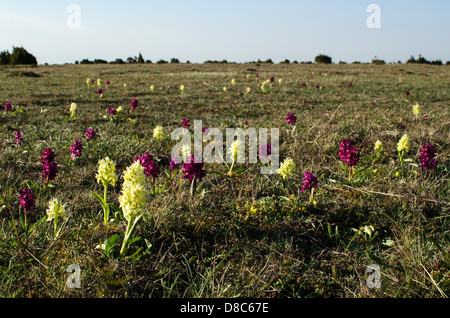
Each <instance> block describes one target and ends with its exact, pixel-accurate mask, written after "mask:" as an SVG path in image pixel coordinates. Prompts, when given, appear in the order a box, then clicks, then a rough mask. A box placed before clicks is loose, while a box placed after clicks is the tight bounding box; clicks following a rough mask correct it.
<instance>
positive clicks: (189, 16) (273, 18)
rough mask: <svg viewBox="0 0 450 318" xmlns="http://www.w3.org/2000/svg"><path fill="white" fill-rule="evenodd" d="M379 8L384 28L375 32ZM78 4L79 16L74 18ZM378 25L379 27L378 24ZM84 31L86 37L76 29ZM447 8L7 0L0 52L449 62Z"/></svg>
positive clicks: (395, 0) (68, 57)
mask: <svg viewBox="0 0 450 318" xmlns="http://www.w3.org/2000/svg"><path fill="white" fill-rule="evenodd" d="M371 4H376V5H378V8H379V9H380V14H379V19H378V20H373V21H379V26H380V27H379V28H369V27H368V25H367V20H368V18H370V17H371V15H372V14H374V13H375V12H373V11H371V12H367V8H368V6H369V5H371ZM70 5H75V6H76V8H78V9H79V11H68V8H70ZM371 21H372V20H371ZM74 26H79V28H77V27H74ZM449 35H450V1H448V0H429V1H418V0H409V1H408V0H370V1H365V0H340V1H336V0H335V1H331V0H322V1H311V0H308V1H304V0H277V1H275V0H227V1H217V0H184V1H182V0H164V1H163V0H150V1H143V0H142V1H141V0H135V1H105V0H89V1H85V0H70V1H62V0H58V1H56V0H52V1H50V0H47V1H45V0H42V1H30V0H19V1H10V0H9V1H4V0H0V51H3V50H9V51H10V52H11V51H12V47H13V46H16V47H17V46H23V47H24V48H25V49H27V50H28V51H29V52H30V53H32V54H33V55H35V56H36V58H37V60H38V63H39V64H44V63H49V64H64V63H74V62H75V61H81V60H83V59H90V60H94V59H104V60H107V61H112V60H115V59H116V58H121V59H123V60H126V59H127V57H130V56H132V57H134V56H137V55H138V54H139V52H141V53H142V55H143V57H144V59H146V60H152V61H153V62H156V61H157V60H160V59H164V60H170V59H171V58H174V57H175V58H178V59H179V60H180V61H181V62H185V61H187V60H189V61H190V62H191V63H203V62H204V61H206V60H224V59H225V60H227V61H229V62H231V61H232V62H239V63H243V62H248V61H256V60H258V59H260V60H266V59H269V58H270V59H272V60H273V61H274V62H280V61H283V60H285V59H289V60H290V61H294V60H297V61H314V58H315V56H317V55H318V54H326V55H329V56H331V57H332V58H333V62H336V63H337V62H339V61H345V62H349V63H350V62H353V61H360V62H370V61H371V60H372V59H373V58H375V57H376V58H378V59H383V60H385V61H386V62H397V61H399V60H400V61H402V62H405V61H406V60H407V59H409V57H410V56H415V57H416V58H417V57H418V56H419V54H422V56H424V57H425V58H426V59H428V60H437V59H440V60H442V61H443V62H444V63H445V62H446V61H449V60H450V41H449V40H450V36H449Z"/></svg>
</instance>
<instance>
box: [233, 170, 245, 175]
mask: <svg viewBox="0 0 450 318" xmlns="http://www.w3.org/2000/svg"><path fill="white" fill-rule="evenodd" d="M246 171H247V169H239V170H236V172H235V173H236V174H242V173H244V172H246Z"/></svg>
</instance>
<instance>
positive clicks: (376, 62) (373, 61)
mask: <svg viewBox="0 0 450 318" xmlns="http://www.w3.org/2000/svg"><path fill="white" fill-rule="evenodd" d="M372 64H375V65H384V64H386V61H384V60H380V59H377V58H375V59H373V60H372Z"/></svg>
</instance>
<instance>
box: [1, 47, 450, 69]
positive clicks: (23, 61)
mask: <svg viewBox="0 0 450 318" xmlns="http://www.w3.org/2000/svg"><path fill="white" fill-rule="evenodd" d="M151 63H153V62H152V61H151V60H145V59H144V57H143V56H142V53H139V55H138V56H134V57H131V56H130V57H128V58H127V59H126V60H123V59H120V58H118V59H115V60H114V61H109V62H108V61H106V60H103V59H94V60H92V61H91V60H89V59H83V60H81V61H75V64H151ZM168 63H170V64H178V63H181V62H180V60H179V59H177V58H172V59H170V61H166V60H163V59H160V60H158V61H156V64H168ZM185 63H186V64H190V62H189V61H186V62H185ZM229 63H230V64H231V63H234V64H236V62H229V61H227V60H221V61H219V60H207V61H205V62H204V64H229ZM247 63H250V64H275V63H274V62H273V61H272V59H270V58H269V59H266V60H261V59H258V60H257V61H249V62H247ZM314 63H316V64H333V60H332V58H331V57H330V56H328V55H326V54H319V55H317V56H316V57H315V59H314ZM371 63H372V64H374V65H384V64H387V63H386V61H384V60H382V59H378V58H377V57H375V58H374V59H372V62H371ZM279 64H313V62H312V61H301V62H299V61H296V60H295V61H293V62H291V61H290V60H289V59H285V60H283V61H281V62H279ZM338 64H348V63H347V62H344V61H339V63H338ZM352 64H369V63H363V62H359V61H354V62H352ZM397 64H402V62H401V61H397ZM406 64H429V65H443V62H442V61H441V60H433V61H429V60H427V59H426V58H424V57H423V56H422V55H421V54H419V57H418V58H417V59H416V58H415V57H414V56H411V57H410V58H409V59H408V60H407V61H406ZM0 65H37V60H36V58H35V57H34V56H33V55H32V54H30V53H29V52H28V51H27V50H25V49H24V48H23V47H13V50H12V53H10V52H9V51H7V50H5V51H2V52H0ZM446 65H450V61H447V62H446Z"/></svg>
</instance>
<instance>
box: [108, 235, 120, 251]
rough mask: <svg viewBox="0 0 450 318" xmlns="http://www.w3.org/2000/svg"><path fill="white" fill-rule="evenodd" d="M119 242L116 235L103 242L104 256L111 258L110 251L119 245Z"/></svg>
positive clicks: (118, 237)
mask: <svg viewBox="0 0 450 318" xmlns="http://www.w3.org/2000/svg"><path fill="white" fill-rule="evenodd" d="M119 241H120V236H119V235H118V234H114V235H113V236H111V237H110V238H109V239H107V240H106V242H105V254H106V255H107V256H111V255H112V253H111V252H112V250H113V248H114V247H115V246H116V245H117V244H118V243H119Z"/></svg>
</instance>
